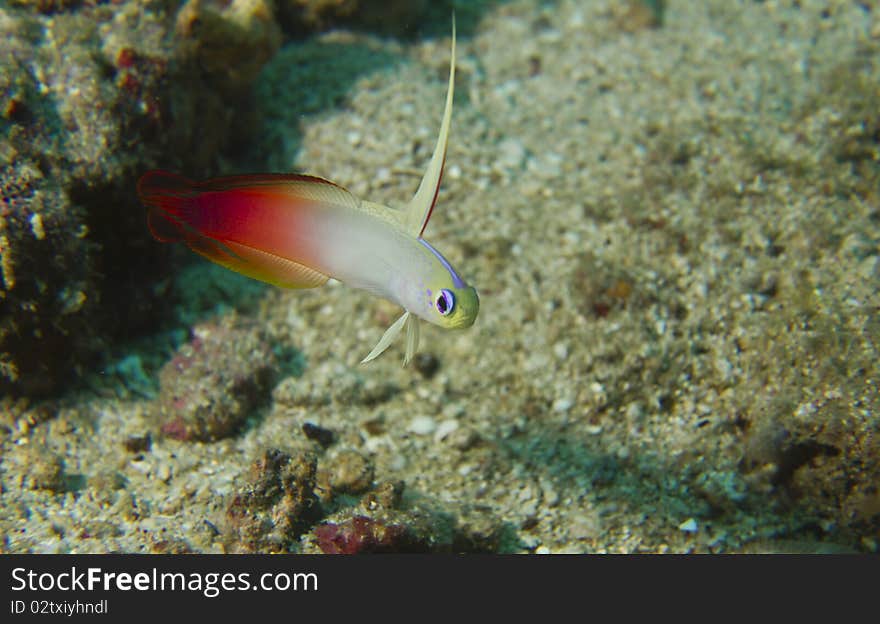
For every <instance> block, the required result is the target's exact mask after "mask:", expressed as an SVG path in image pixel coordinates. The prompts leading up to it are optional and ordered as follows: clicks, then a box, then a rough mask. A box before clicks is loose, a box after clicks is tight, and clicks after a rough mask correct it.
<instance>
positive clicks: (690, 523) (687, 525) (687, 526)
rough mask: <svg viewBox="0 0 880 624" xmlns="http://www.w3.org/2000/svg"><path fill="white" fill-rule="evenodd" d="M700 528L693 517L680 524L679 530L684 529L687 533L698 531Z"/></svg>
mask: <svg viewBox="0 0 880 624" xmlns="http://www.w3.org/2000/svg"><path fill="white" fill-rule="evenodd" d="M698 528H699V527H698V526H697V521H696V520H694V519H693V518H688V519H687V520H685V521H684V522H682V523H681V524H679V525H678V529H679V531H684V532H685V533H696V532H697V529H698Z"/></svg>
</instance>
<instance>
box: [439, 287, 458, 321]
mask: <svg viewBox="0 0 880 624" xmlns="http://www.w3.org/2000/svg"><path fill="white" fill-rule="evenodd" d="M435 305H436V306H437V311H438V312H439V313H440V315H441V316H447V315H449V314H451V313H452V309H453V308H455V295H453V294H452V291H449V290H446V289H445V288H444V289H442V290H441V291H440V292H439V293H437V301H436V302H435Z"/></svg>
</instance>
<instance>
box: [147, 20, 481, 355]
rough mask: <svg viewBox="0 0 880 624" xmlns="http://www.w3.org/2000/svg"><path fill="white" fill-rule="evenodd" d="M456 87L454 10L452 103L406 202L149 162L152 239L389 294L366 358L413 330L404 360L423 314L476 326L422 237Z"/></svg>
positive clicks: (468, 296) (454, 325) (287, 282)
mask: <svg viewBox="0 0 880 624" xmlns="http://www.w3.org/2000/svg"><path fill="white" fill-rule="evenodd" d="M454 91H455V17H454V16H453V20H452V55H451V62H450V66H449V85H448V87H447V90H446V104H445V108H444V112H443V118H442V121H441V124H440V133H439V136H438V137H437V141H436V144H435V146H434V151H433V153H432V155H431V160H430V161H429V163H428V166H427V169H426V170H425V173H424V175H423V176H422V179H421V181H420V183H419V186H418V188H417V190H416V192H415V195H414V196H413V197H412V199H411V200H410V201H409V203H408V204H407V205H405V206H403V207H401V208H393V207H389V206H385V205H383V204H379V203H374V202H370V201H366V200H361V199H359V198H357V197H355V196H354V195H353V194H352V193H350V192H349V191H348V190H346V189H345V188H343V187H342V186H340V185H338V184H336V183H334V182H331V181H329V180H326V179H324V178H321V177H317V176H312V175H304V174H296V173H261V174H244V175H231V176H224V177H218V178H212V179H208V180H204V181H194V180H190V179H188V178H186V177H184V176H181V175H178V174H175V173H171V172H168V171H163V170H152V171H148V172H146V173H145V174H144V175H143V176H141V178H140V180H139V181H138V184H137V193H138V196H139V198H140V201H141V202H142V203H143V204H144V206H145V207H146V208H147V225H148V227H149V230H150V232H151V233H152V235H153V237H154V238H155V239H156V240H158V241H160V242H165V243H170V242H182V243H185V244H186V245H187V246H188V247H189V248H190V249H191V250H193V251H194V252H196V253H197V254H199V255H201V256H203V257H205V258H207V259H208V260H210V261H212V262H215V263H217V264H219V265H221V266H224V267H226V268H227V269H230V270H232V271H236V272H237V273H241V274H243V275H246V276H248V277H251V278H253V279H257V280H260V281H263V282H267V283H269V284H273V285H275V286H280V287H283V288H316V287H319V286H323V285H324V284H326V283H327V281H328V280H329V279H330V278H333V279H336V280H338V281H340V282H342V283H344V284H347V285H348V286H351V287H354V288H357V289H360V290H364V291H366V292H368V293H370V294H372V295H374V296H378V297H381V298H384V299H387V300H389V301H391V302H393V303H396V304H397V305H399V306H400V307H401V308H403V314H402V316H401V317H400V318H399V319H397V321H395V322H394V323H393V324H392V325H391V326H390V327H389V328H388V329H387V330H386V331H385V333H384V334H383V335H382V337H381V338H380V339H379V342H378V343H376V346H375V347H374V348H373V349H372V350H371V351H370V352H369V353H368V354H367V356H366V357H364V358H363V360H361V363H363V364H365V363H367V362H370V361H372V360H374V359H375V358H377V357H378V356H379V355H381V354H382V353H383V352H384V351H385V350H386V349H388V347H389V346H390V345H391V344H392V343H393V342H394V340H395V339H396V338H397V336H398V335H400V334H401V332H403V331H404V330H406V351H405V355H404V360H403V364H404V366H406V364H407V363H409V362H410V360H412V358H413V356H414V355H415V353H416V351H417V350H418V346H419V327H420V325H419V324H420V321H427V322H428V323H431V324H433V325H436V326H439V327H442V328H445V329H465V328H468V327H470V326H471V325H473V324H474V321H475V320H476V318H477V314H478V312H479V309H480V299H479V295H478V294H477V291H476V289H475V288H474V287H473V286H471V285H469V284H468V283H467V282H466V281H465V280H464V279H463V278H462V277H461V275H460V274H459V273H458V272H457V271H456V270H455V269H454V268H453V266H452V264H451V263H450V262H449V260H447V259H446V257H444V256H443V255H442V254H441V253H440V252H439V251H438V250H437V249H436V248H435V247H434V246H433V245H431V244H430V243H429V242H428V241H427V240H425V238H424V237H423V235H424V233H425V228H426V227H427V225H428V221H430V219H431V216H432V214H433V212H434V207H435V205H436V204H437V196H438V193H439V190H440V183H441V180H442V178H443V170H444V166H445V163H446V147H447V143H448V139H449V129H450V125H451V120H452V100H453V96H454Z"/></svg>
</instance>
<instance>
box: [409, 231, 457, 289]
mask: <svg viewBox="0 0 880 624" xmlns="http://www.w3.org/2000/svg"><path fill="white" fill-rule="evenodd" d="M419 242H420V243H421V244H422V245H424V246H425V247H426V248H427V249H428V251H430V252H431V253H432V254H434V257H435V258H437V259H438V260H439V261H440V264H442V265H443V267H444V268H445V269H446V270H447V271H448V272H449V276H450V277H451V278H452V284H453V285H454V286H455V287H456V288H464V287H465V286H467V284H466V283H465V281H464V280H463V279H461V276H460V275H459V274H458V273H456V272H455V269H453V268H452V265H451V264H449V260H447V259H446V258H444V257H443V256H442V255H441V254H440V252H439V251H437V250H436V249H434V248H433V247H432V246H431V243H429V242H428V241H426V240H425V239H424V238H420V239H419Z"/></svg>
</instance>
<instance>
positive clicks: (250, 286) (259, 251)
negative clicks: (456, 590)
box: [0, 0, 880, 554]
mask: <svg viewBox="0 0 880 624" xmlns="http://www.w3.org/2000/svg"><path fill="white" fill-rule="evenodd" d="M878 102H880V4H878V3H877V2H876V1H874V0H867V1H856V0H764V1H760V0H738V1H729V0H706V1H700V2H697V1H692V0H667V1H663V0H656V1H650V0H580V1H578V0H494V1H468V0H435V1H429V0H411V1H391V0H389V1H384V2H380V1H378V0H376V1H371V0H360V1H359V0H5V1H4V2H2V3H0V196H2V203H0V552H2V553H111V552H115V553H119V552H123V553H285V552H291V553H387V552H431V553H448V552H453V553H537V554H553V553H850V552H851V553H877V552H878V551H880V415H878V409H880V394H878V373H880V367H878V355H880V320H878V311H880V295H878V286H880V105H878Z"/></svg>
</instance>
